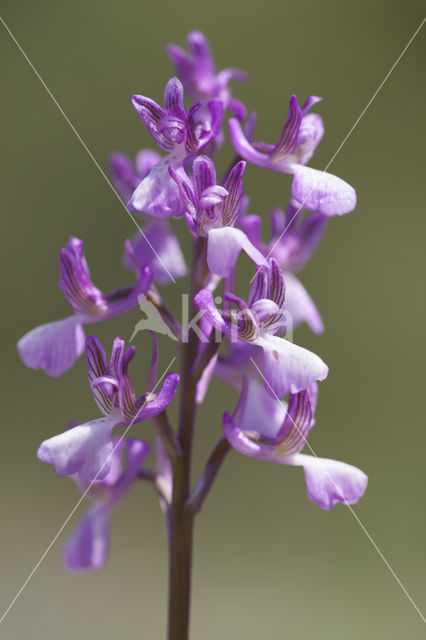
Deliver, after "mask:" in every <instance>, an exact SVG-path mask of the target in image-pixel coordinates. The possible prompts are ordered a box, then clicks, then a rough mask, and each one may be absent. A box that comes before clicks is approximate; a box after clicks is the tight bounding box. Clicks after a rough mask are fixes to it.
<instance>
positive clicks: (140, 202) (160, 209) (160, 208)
mask: <svg viewBox="0 0 426 640" xmlns="http://www.w3.org/2000/svg"><path fill="white" fill-rule="evenodd" d="M171 162H172V159H171V157H169V156H166V157H165V158H162V160H160V162H158V163H157V164H156V165H155V167H153V168H152V169H151V171H150V172H149V173H148V175H147V176H146V177H145V178H144V179H143V180H142V182H141V183H140V184H139V185H138V187H137V188H136V190H135V192H134V193H133V195H132V197H131V199H130V201H129V205H128V207H129V209H130V210H135V211H139V212H141V213H145V214H147V215H150V216H153V217H155V218H170V217H171V216H174V217H178V216H180V215H182V214H183V213H184V212H185V206H184V205H183V204H182V199H181V196H180V192H179V188H178V186H177V184H176V182H175V181H174V180H173V179H172V177H171V176H170V174H169V166H170V164H171Z"/></svg>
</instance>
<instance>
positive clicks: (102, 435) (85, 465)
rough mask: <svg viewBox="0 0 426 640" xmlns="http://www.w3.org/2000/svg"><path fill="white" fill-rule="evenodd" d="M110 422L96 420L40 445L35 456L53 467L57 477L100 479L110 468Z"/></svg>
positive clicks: (87, 479) (100, 419)
mask: <svg viewBox="0 0 426 640" xmlns="http://www.w3.org/2000/svg"><path fill="white" fill-rule="evenodd" d="M113 427H114V421H112V420H111V418H99V419H97V420H92V421H91V422H87V423H86V424H81V425H78V426H77V427H73V428H71V429H68V430H67V431H64V433H60V434H59V435H57V436H53V438H49V439H48V440H45V441H44V442H42V443H41V445H40V447H39V449H38V451H37V457H38V459H39V460H41V461H42V462H47V463H48V464H52V465H53V466H54V467H55V471H56V473H57V474H58V476H71V475H74V474H75V473H78V474H79V476H80V478H81V479H82V480H84V481H87V482H92V480H101V479H102V478H104V477H105V476H106V475H107V473H109V471H110V469H111V454H112V450H113V444H112V438H111V432H112V429H113Z"/></svg>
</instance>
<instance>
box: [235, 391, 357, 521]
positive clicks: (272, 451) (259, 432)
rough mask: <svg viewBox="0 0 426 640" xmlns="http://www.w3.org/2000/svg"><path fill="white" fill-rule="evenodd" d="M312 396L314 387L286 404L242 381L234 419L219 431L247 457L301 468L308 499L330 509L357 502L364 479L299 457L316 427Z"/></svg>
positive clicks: (339, 465)
mask: <svg viewBox="0 0 426 640" xmlns="http://www.w3.org/2000/svg"><path fill="white" fill-rule="evenodd" d="M316 396H317V387H316V385H313V386H312V387H310V389H307V390H305V391H300V392H299V393H296V394H290V397H289V401H288V405H285V404H284V403H283V402H280V401H279V400H278V399H276V398H275V399H273V398H271V396H270V395H268V394H267V393H265V390H264V389H263V387H262V386H261V385H260V384H259V383H258V382H257V381H256V380H252V379H251V380H249V381H248V380H247V379H246V378H245V379H244V382H243V389H242V391H241V395H240V399H239V402H238V405H237V408H236V410H235V412H234V415H233V416H231V415H230V414H229V413H225V414H224V416H223V430H224V432H225V436H226V438H227V439H228V441H229V443H230V444H231V445H232V446H233V447H234V448H235V449H236V450H237V451H239V452H240V453H243V454H244V455H246V456H250V457H252V458H259V459H260V460H266V461H268V462H275V463H277V464H287V465H291V466H301V467H303V469H304V471H305V480H306V491H307V494H308V498H309V499H310V500H312V501H313V502H315V503H316V504H317V505H319V506H320V507H321V508H322V509H327V510H329V509H332V508H333V507H334V505H335V504H336V503H337V502H343V503H344V504H354V503H355V502H358V500H359V499H360V498H361V497H362V496H363V494H364V491H365V489H366V487H367V482H368V478H367V476H366V475H365V473H363V472H362V471H361V470H360V469H357V468H356V467H353V466H352V465H350V464H346V463H345V462H339V461H337V460H328V459H326V458H318V457H317V456H315V455H305V454H302V453H301V451H302V449H303V448H304V447H305V445H306V443H307V438H308V435H309V432H310V430H311V429H312V427H313V426H314V424H315V420H314V411H315V405H316Z"/></svg>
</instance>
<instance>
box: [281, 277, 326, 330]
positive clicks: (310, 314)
mask: <svg viewBox="0 0 426 640" xmlns="http://www.w3.org/2000/svg"><path fill="white" fill-rule="evenodd" d="M285 284H286V319H287V320H288V318H289V317H290V318H291V322H292V328H293V329H295V328H296V327H297V326H299V325H300V324H302V323H303V322H306V323H307V325H308V326H309V328H310V329H311V330H312V331H313V332H314V333H322V332H323V331H324V325H323V322H322V319H321V316H320V313H319V311H318V309H317V308H316V306H315V303H314V301H313V300H312V298H311V296H310V295H309V293H308V292H307V291H306V289H305V287H304V286H303V284H302V283H301V282H300V280H298V279H297V278H296V276H294V275H293V274H292V273H286V274H285Z"/></svg>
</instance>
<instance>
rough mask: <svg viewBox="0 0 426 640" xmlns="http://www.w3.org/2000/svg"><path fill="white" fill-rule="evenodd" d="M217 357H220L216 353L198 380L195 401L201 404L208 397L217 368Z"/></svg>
mask: <svg viewBox="0 0 426 640" xmlns="http://www.w3.org/2000/svg"><path fill="white" fill-rule="evenodd" d="M217 359H218V354H217V353H215V354H214V356H213V357H212V358H211V359H210V361H209V363H208V364H207V366H206V367H205V369H204V371H203V373H202V374H201V377H200V379H199V381H198V382H197V386H196V389H195V402H196V403H197V404H201V403H203V402H204V398H205V397H206V394H207V391H208V389H209V385H210V382H211V379H212V377H213V374H214V370H215V368H216V364H217Z"/></svg>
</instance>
